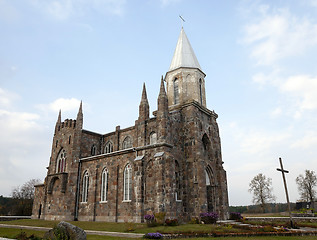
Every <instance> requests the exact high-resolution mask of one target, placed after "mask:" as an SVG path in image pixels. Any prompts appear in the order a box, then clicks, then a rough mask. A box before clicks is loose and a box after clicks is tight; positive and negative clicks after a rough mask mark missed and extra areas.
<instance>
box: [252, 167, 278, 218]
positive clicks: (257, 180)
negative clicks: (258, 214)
mask: <svg viewBox="0 0 317 240" xmlns="http://www.w3.org/2000/svg"><path fill="white" fill-rule="evenodd" d="M249 187H250V188H249V192H252V193H253V203H254V204H260V207H261V209H262V211H263V212H265V205H266V204H267V203H270V202H273V201H275V196H274V195H273V187H272V179H271V178H266V176H265V175H264V174H262V173H259V174H258V175H256V176H255V177H254V178H253V179H252V180H251V182H250V183H249Z"/></svg>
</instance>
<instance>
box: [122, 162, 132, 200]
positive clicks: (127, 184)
mask: <svg viewBox="0 0 317 240" xmlns="http://www.w3.org/2000/svg"><path fill="white" fill-rule="evenodd" d="M123 185H124V187H123V201H131V199H132V168H131V165H130V164H128V165H127V166H126V167H125V169H124V174H123Z"/></svg>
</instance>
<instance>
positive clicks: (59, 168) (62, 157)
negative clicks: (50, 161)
mask: <svg viewBox="0 0 317 240" xmlns="http://www.w3.org/2000/svg"><path fill="white" fill-rule="evenodd" d="M65 171H66V151H65V149H63V150H61V151H60V153H59V154H58V157H57V165H56V173H61V172H65Z"/></svg>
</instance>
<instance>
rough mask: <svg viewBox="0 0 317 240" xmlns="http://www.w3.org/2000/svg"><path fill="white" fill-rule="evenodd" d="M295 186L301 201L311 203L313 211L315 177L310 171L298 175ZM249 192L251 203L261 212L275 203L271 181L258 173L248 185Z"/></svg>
mask: <svg viewBox="0 0 317 240" xmlns="http://www.w3.org/2000/svg"><path fill="white" fill-rule="evenodd" d="M296 184H297V188H298V192H299V195H300V200H301V201H306V202H309V203H311V205H310V206H311V208H312V209H314V208H315V206H314V202H315V200H316V189H315V188H316V186H317V176H316V174H315V172H314V171H312V170H305V173H304V174H300V175H299V176H298V177H297V178H296ZM249 192H251V193H252V194H253V199H252V202H253V203H254V204H257V205H259V206H260V208H261V211H262V212H265V209H266V206H267V204H268V203H272V202H274V201H275V199H276V197H275V196H274V194H273V187H272V179H271V178H269V177H266V176H265V175H264V174H262V173H259V174H258V175H256V176H255V177H254V178H253V179H252V180H251V182H250V183H249Z"/></svg>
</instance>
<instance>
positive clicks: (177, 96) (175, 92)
mask: <svg viewBox="0 0 317 240" xmlns="http://www.w3.org/2000/svg"><path fill="white" fill-rule="evenodd" d="M173 87H174V104H178V103H179V90H178V79H177V78H175V79H174V82H173Z"/></svg>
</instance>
